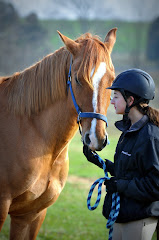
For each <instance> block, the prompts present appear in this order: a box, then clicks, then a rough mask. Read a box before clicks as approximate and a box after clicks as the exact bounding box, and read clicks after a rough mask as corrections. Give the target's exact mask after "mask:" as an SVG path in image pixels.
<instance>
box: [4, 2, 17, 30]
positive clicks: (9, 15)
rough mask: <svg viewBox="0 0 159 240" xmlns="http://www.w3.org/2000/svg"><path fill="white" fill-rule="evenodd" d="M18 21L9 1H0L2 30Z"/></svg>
mask: <svg viewBox="0 0 159 240" xmlns="http://www.w3.org/2000/svg"><path fill="white" fill-rule="evenodd" d="M17 21H18V14H17V12H16V10H15V9H14V7H13V5H12V4H10V3H5V2H3V1H0V29H1V31H3V30H4V29H5V28H6V27H9V26H10V25H12V24H15V23H16V22H17Z"/></svg>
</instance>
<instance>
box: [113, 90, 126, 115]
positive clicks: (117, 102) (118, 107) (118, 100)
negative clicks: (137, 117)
mask: <svg viewBox="0 0 159 240" xmlns="http://www.w3.org/2000/svg"><path fill="white" fill-rule="evenodd" d="M111 104H113V105H114V108H115V111H116V114H125V108H126V102H125V99H124V98H123V96H122V94H121V92H119V91H117V90H114V97H113V99H112V100H111Z"/></svg>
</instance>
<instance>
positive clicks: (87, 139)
mask: <svg viewBox="0 0 159 240" xmlns="http://www.w3.org/2000/svg"><path fill="white" fill-rule="evenodd" d="M83 142H84V144H85V145H87V146H88V147H89V148H90V149H91V150H92V151H101V150H102V149H103V148H104V147H105V146H106V145H107V144H108V137H107V134H105V137H104V138H102V139H98V138H97V137H95V136H93V135H92V134H90V133H89V132H86V133H85V135H84V138H83Z"/></svg>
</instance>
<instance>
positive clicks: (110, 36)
mask: <svg viewBox="0 0 159 240" xmlns="http://www.w3.org/2000/svg"><path fill="white" fill-rule="evenodd" d="M116 31H117V28H113V29H111V30H110V31H109V32H108V33H107V36H106V37H105V40H104V43H105V44H106V46H107V48H108V51H109V53H111V52H112V50H113V47H114V44H115V42H116Z"/></svg>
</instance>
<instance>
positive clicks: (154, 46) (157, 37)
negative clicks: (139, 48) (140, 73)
mask: <svg viewBox="0 0 159 240" xmlns="http://www.w3.org/2000/svg"><path fill="white" fill-rule="evenodd" d="M147 58H148V59H149V60H154V61H158V60H159V17H158V18H157V19H155V21H153V22H152V24H151V25H150V28H149V32H148V41H147Z"/></svg>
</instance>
